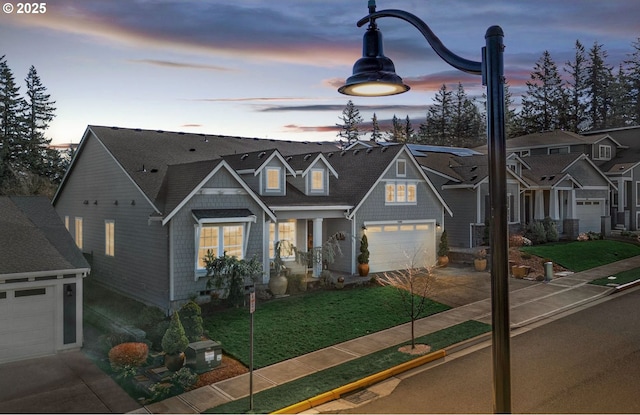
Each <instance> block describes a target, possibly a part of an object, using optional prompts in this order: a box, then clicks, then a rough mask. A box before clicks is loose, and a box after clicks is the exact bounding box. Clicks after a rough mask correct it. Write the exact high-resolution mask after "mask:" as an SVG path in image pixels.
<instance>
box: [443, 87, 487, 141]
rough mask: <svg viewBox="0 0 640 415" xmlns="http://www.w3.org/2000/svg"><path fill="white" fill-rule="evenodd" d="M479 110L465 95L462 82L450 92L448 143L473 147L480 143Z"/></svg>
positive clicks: (481, 124) (480, 124) (480, 117)
mask: <svg viewBox="0 0 640 415" xmlns="http://www.w3.org/2000/svg"><path fill="white" fill-rule="evenodd" d="M483 124H484V123H483V118H482V115H481V114H480V110H479V109H478V107H477V106H476V104H475V102H474V101H473V100H472V99H469V98H468V97H467V94H466V92H465V91H464V87H463V86H462V83H460V82H459V83H458V89H457V90H456V91H455V92H454V93H453V94H452V117H451V131H450V133H449V136H450V137H451V140H450V145H453V146H456V147H475V146H476V145H479V144H480V141H481V140H480V137H481V135H482V132H483V131H484V128H483Z"/></svg>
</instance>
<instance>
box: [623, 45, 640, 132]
mask: <svg viewBox="0 0 640 415" xmlns="http://www.w3.org/2000/svg"><path fill="white" fill-rule="evenodd" d="M631 45H632V47H633V52H632V53H630V54H629V59H628V60H626V61H624V63H625V64H626V65H627V78H628V88H629V89H628V98H629V107H628V110H629V122H630V123H632V124H635V125H640V37H639V38H638V39H637V40H636V41H635V42H633V43H632V44H631Z"/></svg>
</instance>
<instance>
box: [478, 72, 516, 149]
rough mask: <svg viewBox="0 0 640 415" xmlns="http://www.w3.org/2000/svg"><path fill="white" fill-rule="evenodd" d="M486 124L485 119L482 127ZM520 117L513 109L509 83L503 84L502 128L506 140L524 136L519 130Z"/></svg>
mask: <svg viewBox="0 0 640 415" xmlns="http://www.w3.org/2000/svg"><path fill="white" fill-rule="evenodd" d="M485 124H486V119H483V122H482V125H483V127H484V125H485ZM520 125H521V123H520V117H519V114H518V113H517V112H516V110H515V109H514V108H513V94H511V91H510V90H509V83H508V82H505V84H504V127H505V135H506V138H507V139H509V138H513V137H518V136H521V135H524V134H526V133H525V132H524V131H522V130H521V129H520Z"/></svg>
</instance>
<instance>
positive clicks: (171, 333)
mask: <svg viewBox="0 0 640 415" xmlns="http://www.w3.org/2000/svg"><path fill="white" fill-rule="evenodd" d="M188 345H189V339H187V336H186V335H185V334H184V327H182V323H181V322H180V315H179V314H178V312H177V311H176V312H175V313H173V316H171V322H170V323H169V328H168V329H167V331H166V332H165V333H164V336H163V337H162V350H163V351H164V352H165V353H166V354H179V353H182V352H184V351H185V349H186V348H187V346H188Z"/></svg>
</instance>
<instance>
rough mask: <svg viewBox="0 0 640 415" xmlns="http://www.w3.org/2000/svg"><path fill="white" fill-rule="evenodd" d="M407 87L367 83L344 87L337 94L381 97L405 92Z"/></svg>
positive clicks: (373, 82) (379, 82)
mask: <svg viewBox="0 0 640 415" xmlns="http://www.w3.org/2000/svg"><path fill="white" fill-rule="evenodd" d="M408 90H409V87H408V86H407V85H404V84H402V83H401V84H397V83H391V82H381V81H368V82H361V83H357V84H352V85H344V86H342V87H340V89H338V92H340V93H341V94H345V95H356V96H361V97H382V96H387V95H396V94H402V93H403V92H407V91H408Z"/></svg>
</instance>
